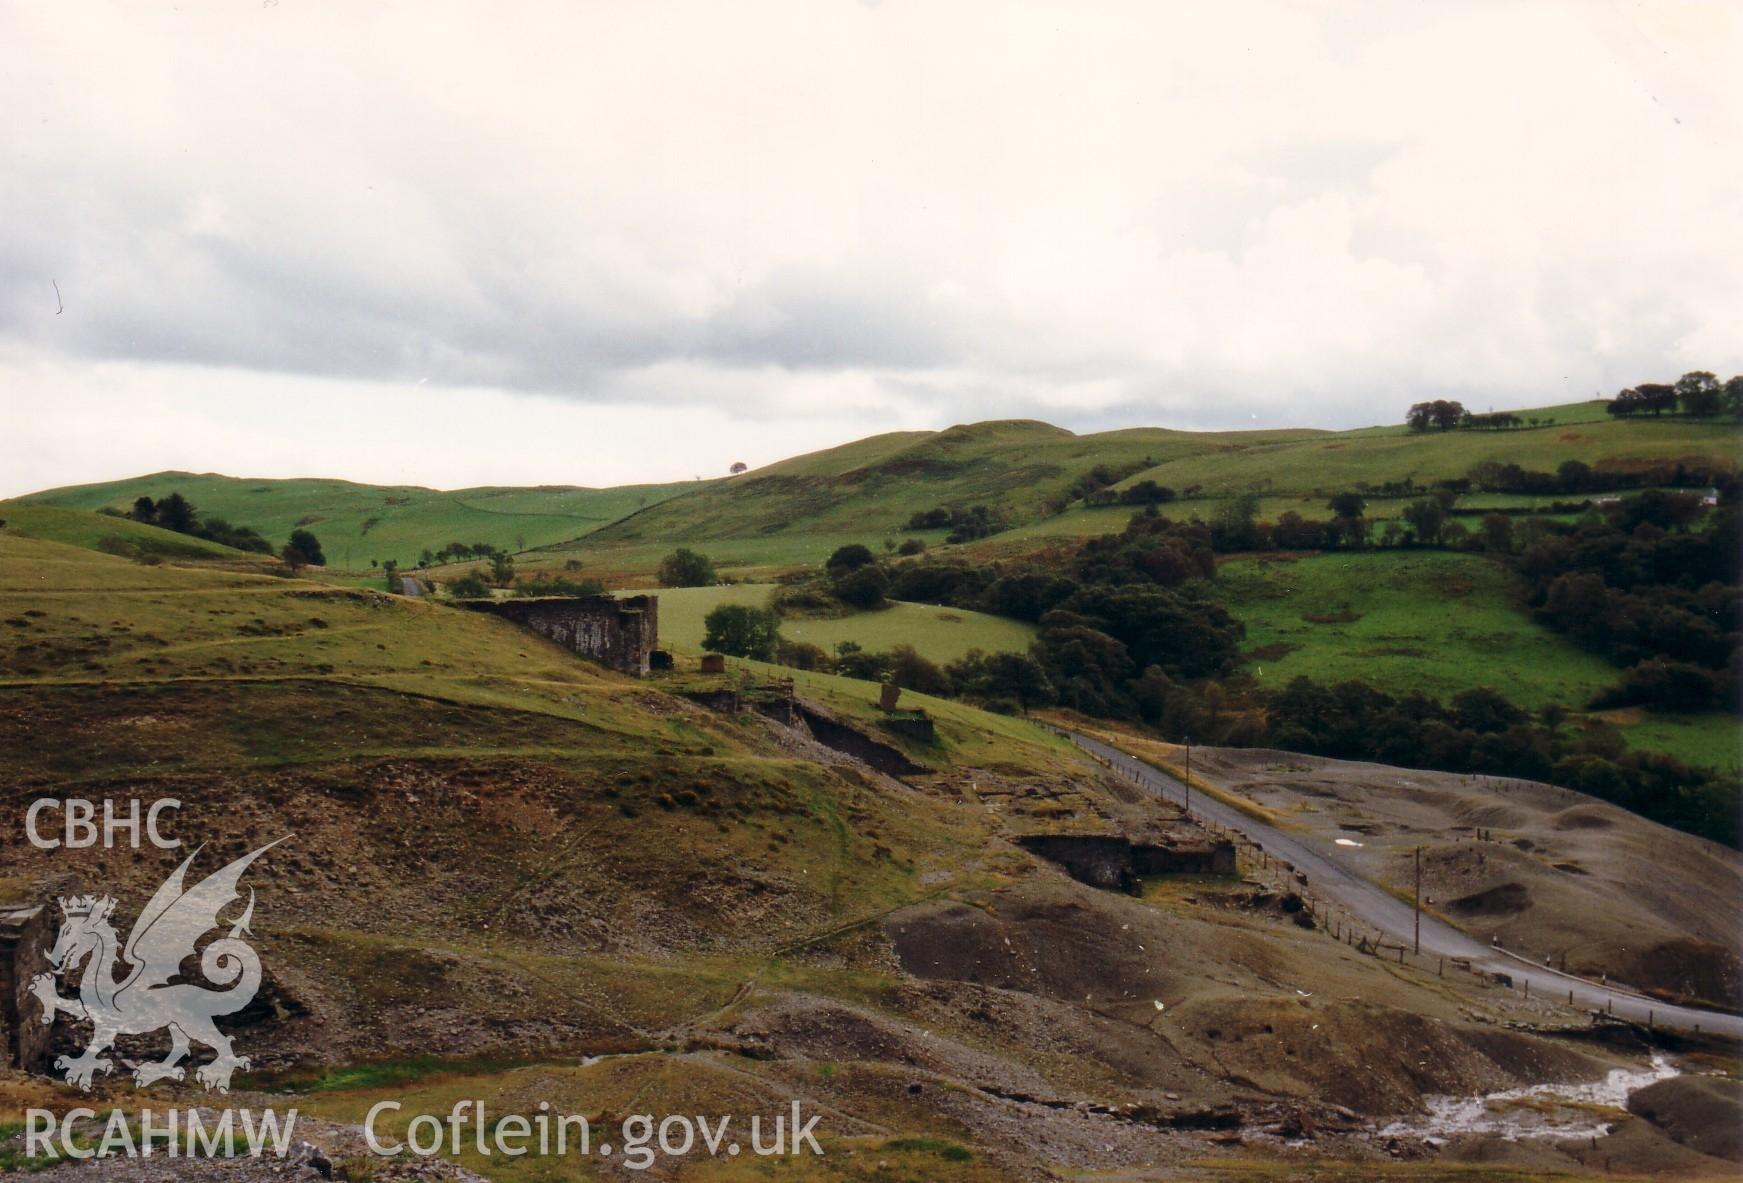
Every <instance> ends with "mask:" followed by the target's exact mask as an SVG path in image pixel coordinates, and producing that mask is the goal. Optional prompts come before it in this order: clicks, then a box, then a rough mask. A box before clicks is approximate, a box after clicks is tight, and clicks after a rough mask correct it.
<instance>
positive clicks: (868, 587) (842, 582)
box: [835, 566, 890, 608]
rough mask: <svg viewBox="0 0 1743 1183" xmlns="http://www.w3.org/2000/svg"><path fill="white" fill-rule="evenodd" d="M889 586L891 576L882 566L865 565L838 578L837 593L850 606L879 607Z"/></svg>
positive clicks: (836, 582)
mask: <svg viewBox="0 0 1743 1183" xmlns="http://www.w3.org/2000/svg"><path fill="white" fill-rule="evenodd" d="M889 587H890V577H889V576H888V575H886V574H884V570H883V568H882V567H877V566H865V567H861V568H859V569H858V570H856V571H852V572H849V573H848V574H846V575H843V576H841V577H840V578H838V579H836V581H835V595H836V597H837V598H838V599H839V600H840V601H841V602H842V603H843V604H847V605H849V606H850V607H854V608H879V607H882V606H883V603H884V593H885V592H887V591H888V590H889Z"/></svg>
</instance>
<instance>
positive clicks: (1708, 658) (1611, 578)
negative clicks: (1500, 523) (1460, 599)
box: [1514, 486, 1743, 711]
mask: <svg viewBox="0 0 1743 1183" xmlns="http://www.w3.org/2000/svg"><path fill="white" fill-rule="evenodd" d="M1699 512H1700V504H1699V501H1698V500H1697V499H1695V498H1692V497H1690V496H1688V495H1687V494H1678V493H1666V492H1663V491H1661V490H1651V491H1648V492H1645V493H1642V494H1640V495H1639V496H1636V497H1630V498H1628V499H1626V500H1624V501H1620V502H1617V503H1616V504H1614V505H1612V506H1609V507H1608V508H1607V512H1605V513H1604V514H1602V515H1598V514H1592V515H1588V516H1587V517H1585V518H1582V519H1581V520H1580V521H1578V522H1575V523H1572V524H1570V525H1562V524H1560V523H1547V524H1545V525H1544V526H1543V528H1541V529H1539V530H1538V531H1536V532H1535V533H1534V534H1533V535H1532V537H1531V540H1530V541H1529V543H1528V544H1526V545H1524V546H1523V547H1522V548H1521V550H1520V552H1519V554H1518V556H1517V558H1516V559H1515V560H1514V561H1515V564H1516V566H1517V567H1518V568H1519V570H1520V571H1522V572H1523V573H1524V574H1525V576H1526V578H1527V579H1529V580H1530V581H1531V595H1530V600H1529V603H1530V605H1531V607H1532V608H1533V610H1534V612H1535V614H1536V616H1537V618H1538V619H1539V620H1541V621H1542V622H1543V623H1544V624H1546V625H1548V626H1549V627H1550V628H1552V629H1555V630H1557V631H1558V632H1562V633H1565V634H1566V635H1567V636H1569V637H1570V638H1572V639H1573V640H1574V641H1575V642H1577V643H1578V644H1580V645H1581V646H1583V647H1585V648H1587V649H1589V650H1591V651H1592V652H1594V653H1598V654H1600V655H1602V656H1603V657H1604V658H1605V659H1607V660H1608V661H1610V662H1612V663H1613V664H1615V665H1617V666H1619V667H1622V668H1623V669H1625V670H1626V671H1627V672H1626V673H1625V674H1624V675H1623V677H1622V679H1621V681H1620V683H1619V684H1618V685H1617V686H1616V687H1614V688H1613V689H1612V690H1611V691H1609V692H1608V693H1607V694H1605V695H1603V696H1601V697H1600V698H1599V700H1598V701H1597V702H1596V703H1594V704H1593V705H1594V706H1598V707H1601V708H1602V707H1610V706H1635V705H1638V706H1652V707H1656V708H1658V709H1661V710H1671V711H1688V710H1708V709H1730V710H1737V709H1739V702H1738V690H1739V687H1740V686H1743V586H1739V585H1740V584H1743V570H1740V568H1743V527H1740V525H1739V512H1738V505H1737V495H1736V488H1735V486H1730V487H1728V488H1727V490H1726V500H1725V503H1724V504H1722V505H1720V506H1719V507H1718V508H1717V509H1716V510H1715V511H1714V512H1713V513H1712V514H1711V515H1709V520H1708V521H1707V522H1706V523H1705V525H1704V526H1703V527H1700V528H1697V527H1696V525H1695V523H1696V520H1697V515H1698V514H1699Z"/></svg>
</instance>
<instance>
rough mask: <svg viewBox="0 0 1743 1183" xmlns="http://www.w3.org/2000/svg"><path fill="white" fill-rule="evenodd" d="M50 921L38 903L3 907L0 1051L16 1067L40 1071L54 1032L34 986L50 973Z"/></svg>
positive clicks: (0, 916) (0, 910) (0, 924)
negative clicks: (38, 978)
mask: <svg viewBox="0 0 1743 1183" xmlns="http://www.w3.org/2000/svg"><path fill="white" fill-rule="evenodd" d="M52 919H53V918H52V917H51V916H50V915H49V910H48V909H47V908H46V907H43V906H42V905H40V904H31V905H21V904H12V905H0V1046H3V1047H4V1048H5V1055H6V1062H7V1063H8V1064H9V1065H10V1066H11V1067H14V1068H24V1069H32V1068H40V1067H41V1066H42V1065H43V1063H44V1062H45V1061H46V1060H47V1058H48V1045H49V1036H50V1035H51V1034H52V1032H53V1028H52V1027H50V1026H49V1025H48V1024H47V1023H44V1022H43V1021H42V1004H41V1003H39V1002H37V1000H36V997H35V996H34V995H32V994H31V993H30V983H31V980H32V979H33V978H35V977H36V975H37V974H39V973H42V972H43V971H44V970H46V969H48V957H47V956H46V951H47V949H48V947H49V946H50V945H51V944H53V943H54V931H53V928H52V927H51V921H52Z"/></svg>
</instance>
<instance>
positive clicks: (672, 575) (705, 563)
mask: <svg viewBox="0 0 1743 1183" xmlns="http://www.w3.org/2000/svg"><path fill="white" fill-rule="evenodd" d="M719 581H720V577H719V576H718V575H716V574H715V571H714V562H713V560H711V559H710V558H709V557H708V556H707V555H705V554H699V553H698V552H696V551H693V550H691V549H689V548H688V547H682V546H681V547H679V548H678V549H677V550H675V551H673V552H672V553H671V554H669V555H667V556H666V557H665V558H663V559H661V560H660V586H661V587H711V586H713V585H714V584H716V583H718V582H719Z"/></svg>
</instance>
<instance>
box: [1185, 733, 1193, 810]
mask: <svg viewBox="0 0 1743 1183" xmlns="http://www.w3.org/2000/svg"><path fill="white" fill-rule="evenodd" d="M1186 816H1187V817H1191V816H1192V736H1190V735H1189V736H1187V737H1186Z"/></svg>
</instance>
